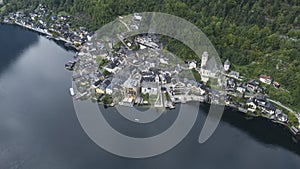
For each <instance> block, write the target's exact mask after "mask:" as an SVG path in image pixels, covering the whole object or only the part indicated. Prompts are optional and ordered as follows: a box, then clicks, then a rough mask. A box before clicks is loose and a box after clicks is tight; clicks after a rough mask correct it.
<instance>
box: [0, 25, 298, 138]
mask: <svg viewBox="0 0 300 169" xmlns="http://www.w3.org/2000/svg"><path fill="white" fill-rule="evenodd" d="M1 24H4V25H5V24H6V25H14V26H18V27H20V28H25V29H27V30H29V31H32V32H35V33H38V34H39V35H42V36H44V37H47V36H49V39H51V40H53V41H55V42H64V43H72V42H71V41H68V40H67V39H65V38H63V37H53V35H52V34H51V33H48V32H45V31H43V30H39V29H36V28H33V27H30V26H28V25H23V24H21V23H18V22H16V21H15V22H3V21H2V22H0V25H1ZM47 38H48V37H47ZM64 48H65V49H72V50H74V51H79V50H80V49H81V46H79V47H75V46H74V45H70V46H66V45H65V44H64ZM180 104H184V103H180ZM200 104H207V105H211V104H210V103H206V102H204V103H203V102H200ZM109 107H114V106H109ZM139 107H144V106H139ZM145 107H147V106H145ZM166 109H167V110H170V108H166ZM226 109H227V110H231V111H234V112H238V113H241V114H243V115H245V117H247V116H250V117H252V118H262V119H266V120H269V121H271V122H272V123H274V124H280V125H282V126H283V127H285V128H287V129H288V130H289V132H290V133H291V134H292V135H293V136H295V137H296V139H297V140H300V133H299V132H298V133H296V132H295V131H294V130H293V129H292V128H291V127H290V126H288V124H286V123H283V122H279V121H275V120H272V119H270V118H267V117H264V116H259V115H252V114H249V113H247V112H243V111H241V110H240V109H239V108H238V107H236V106H232V105H225V110H226Z"/></svg>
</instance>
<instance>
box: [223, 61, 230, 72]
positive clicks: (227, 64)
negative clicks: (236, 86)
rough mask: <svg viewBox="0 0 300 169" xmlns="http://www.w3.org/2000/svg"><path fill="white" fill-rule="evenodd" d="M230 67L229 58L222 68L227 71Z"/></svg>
mask: <svg viewBox="0 0 300 169" xmlns="http://www.w3.org/2000/svg"><path fill="white" fill-rule="evenodd" d="M229 68H230V62H229V60H228V59H227V60H226V61H225V63H224V70H225V71H226V72H227V71H228V70H229Z"/></svg>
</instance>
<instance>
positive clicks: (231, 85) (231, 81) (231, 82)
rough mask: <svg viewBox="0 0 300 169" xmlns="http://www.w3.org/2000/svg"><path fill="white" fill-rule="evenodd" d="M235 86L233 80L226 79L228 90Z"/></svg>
mask: <svg viewBox="0 0 300 169" xmlns="http://www.w3.org/2000/svg"><path fill="white" fill-rule="evenodd" d="M235 86H236V83H235V80H234V79H228V80H227V87H228V88H235Z"/></svg>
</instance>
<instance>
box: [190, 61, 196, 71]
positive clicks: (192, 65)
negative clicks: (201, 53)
mask: <svg viewBox="0 0 300 169" xmlns="http://www.w3.org/2000/svg"><path fill="white" fill-rule="evenodd" d="M196 68H197V62H196V61H191V62H190V63H189V69H196Z"/></svg>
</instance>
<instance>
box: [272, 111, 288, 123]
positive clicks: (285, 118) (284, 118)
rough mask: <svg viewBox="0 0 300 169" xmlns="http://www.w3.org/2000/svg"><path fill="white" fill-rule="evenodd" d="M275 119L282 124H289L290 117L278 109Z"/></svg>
mask: <svg viewBox="0 0 300 169" xmlns="http://www.w3.org/2000/svg"><path fill="white" fill-rule="evenodd" d="M275 117H276V119H277V120H279V121H281V122H287V121H288V115H287V114H285V113H283V111H282V110H280V109H276V111H275Z"/></svg>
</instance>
